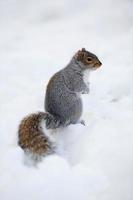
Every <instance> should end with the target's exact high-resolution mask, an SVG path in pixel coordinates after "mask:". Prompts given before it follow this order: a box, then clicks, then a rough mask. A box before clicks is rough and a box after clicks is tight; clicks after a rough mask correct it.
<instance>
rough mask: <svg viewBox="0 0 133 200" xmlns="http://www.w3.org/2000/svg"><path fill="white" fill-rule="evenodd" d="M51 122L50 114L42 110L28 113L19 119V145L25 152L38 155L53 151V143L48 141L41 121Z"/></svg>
mask: <svg viewBox="0 0 133 200" xmlns="http://www.w3.org/2000/svg"><path fill="white" fill-rule="evenodd" d="M52 122H53V121H52V116H51V115H50V114H48V113H44V112H38V113H34V114H30V115H28V116H27V117H25V118H24V119H23V120H22V121H21V123H20V125H19V129H18V144H19V146H20V147H21V148H22V149H23V150H24V151H25V152H28V153H32V154H34V155H38V156H45V155H48V154H52V153H54V152H55V144H53V142H52V141H50V139H49V138H48V136H47V135H46V134H45V130H44V129H43V128H42V123H45V124H46V123H48V124H51V123H52ZM53 123H55V122H53ZM53 125H54V124H53ZM51 126H52V125H51Z"/></svg>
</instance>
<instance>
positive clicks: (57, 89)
mask: <svg viewBox="0 0 133 200" xmlns="http://www.w3.org/2000/svg"><path fill="white" fill-rule="evenodd" d="M101 65H102V63H101V62H100V61H99V59H98V58H97V56H96V55H94V54H93V53H90V52H88V51H86V50H85V48H82V50H79V51H78V52H77V53H76V54H75V55H74V56H73V58H72V59H71V61H70V63H69V64H68V65H67V66H66V67H65V68H64V69H62V70H60V71H59V72H57V73H56V74H55V75H54V76H53V77H52V78H51V79H50V81H49V83H48V85H47V90H46V96H45V110H46V112H38V113H33V114H30V115H28V116H27V117H25V118H24V119H23V120H22V121H21V122H20V125H19V129H18V144H19V146H20V147H21V148H22V149H23V150H24V151H25V152H26V153H28V154H29V153H32V154H33V155H34V158H35V159H34V160H40V158H42V157H43V156H46V155H49V154H53V153H56V145H55V143H54V142H53V141H52V140H51V137H50V136H51V135H48V134H47V129H51V130H54V129H57V128H60V127H65V126H68V125H69V124H76V123H79V122H80V123H82V124H84V121H83V120H80V117H81V115H82V100H81V97H80V96H81V94H87V93H89V86H88V83H86V82H85V80H84V76H85V73H86V72H87V71H92V70H95V69H97V68H99V67H100V66H101ZM43 125H45V129H44V127H43ZM49 134H50V133H49Z"/></svg>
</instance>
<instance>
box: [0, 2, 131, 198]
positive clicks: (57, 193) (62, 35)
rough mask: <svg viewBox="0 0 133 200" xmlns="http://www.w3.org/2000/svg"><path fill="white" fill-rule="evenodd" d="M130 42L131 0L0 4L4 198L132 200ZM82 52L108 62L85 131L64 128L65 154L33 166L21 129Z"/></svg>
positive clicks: (95, 81)
mask: <svg viewBox="0 0 133 200" xmlns="http://www.w3.org/2000/svg"><path fill="white" fill-rule="evenodd" d="M132 44H133V1H132V0H107V1H106V0H100V1H98V0H72V1H71V0H55V1H52V0H45V1H43V0H39V1H35V0H10V1H9V0H0V106H1V107H0V199H1V200H9V199H13V200H18V199H19V200H29V199H31V200H44V199H46V200H74V199H76V200H114V199H117V200H133V191H132V189H133V78H132V77H133V55H132V53H133V45H132ZM82 47H85V48H86V49H87V50H89V51H92V52H93V53H96V55H97V56H98V57H99V59H100V60H101V62H102V63H103V65H102V67H101V69H98V70H97V71H95V72H92V73H91V74H90V94H89V95H83V103H84V113H83V119H85V121H86V126H85V127H84V126H82V125H72V126H69V127H68V128H66V129H63V130H61V132H60V134H59V152H60V155H53V156H49V157H47V158H45V159H44V160H43V161H42V162H41V163H40V164H39V165H38V167H36V168H35V167H28V166H26V165H25V164H24V162H23V157H24V155H23V151H22V150H21V149H20V148H19V147H18V145H17V128H18V124H19V122H20V120H21V119H22V118H23V117H24V116H25V115H27V114H29V113H32V112H36V111H39V110H40V111H43V110H44V95H45V90H46V85H47V82H48V80H49V78H50V77H51V76H52V75H53V73H55V72H56V71H58V70H59V69H61V68H62V67H64V66H65V65H66V64H67V63H68V62H69V60H70V58H71V57H72V55H73V54H74V53H75V52H76V51H77V50H78V49H80V48H82Z"/></svg>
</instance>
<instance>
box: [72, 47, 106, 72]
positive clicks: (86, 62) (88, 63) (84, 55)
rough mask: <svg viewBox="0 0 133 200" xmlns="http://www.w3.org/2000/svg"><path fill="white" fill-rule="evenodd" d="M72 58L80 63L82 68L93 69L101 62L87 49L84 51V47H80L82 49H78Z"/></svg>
mask: <svg viewBox="0 0 133 200" xmlns="http://www.w3.org/2000/svg"><path fill="white" fill-rule="evenodd" d="M74 58H76V60H77V61H78V62H79V63H80V64H82V66H83V67H84V69H90V70H95V69H97V68H99V67H100V66H101V65H102V63H101V62H100V60H99V59H98V57H97V56H96V55H95V54H93V53H91V52H89V51H86V49H85V48H82V50H79V51H78V52H77V53H76V54H75V55H74Z"/></svg>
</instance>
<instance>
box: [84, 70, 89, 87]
mask: <svg viewBox="0 0 133 200" xmlns="http://www.w3.org/2000/svg"><path fill="white" fill-rule="evenodd" d="M89 76H90V70H88V69H87V70H85V71H84V75H83V80H84V82H85V84H86V85H89Z"/></svg>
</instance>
